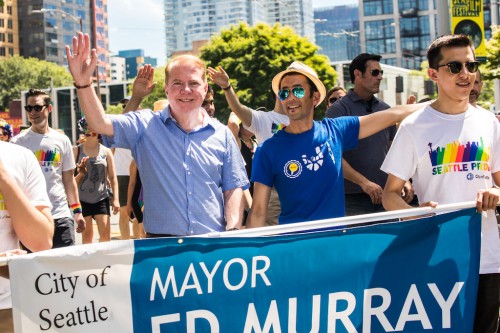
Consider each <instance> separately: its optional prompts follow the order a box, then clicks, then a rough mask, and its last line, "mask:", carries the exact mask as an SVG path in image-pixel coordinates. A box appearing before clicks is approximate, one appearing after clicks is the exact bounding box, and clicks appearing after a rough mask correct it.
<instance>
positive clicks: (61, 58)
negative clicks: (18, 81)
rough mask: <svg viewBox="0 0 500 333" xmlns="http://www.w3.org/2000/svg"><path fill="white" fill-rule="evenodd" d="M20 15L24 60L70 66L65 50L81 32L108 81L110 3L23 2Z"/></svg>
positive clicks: (73, 0) (103, 0) (75, 0)
mask: <svg viewBox="0 0 500 333" xmlns="http://www.w3.org/2000/svg"><path fill="white" fill-rule="evenodd" d="M17 11H18V15H19V54H20V55H21V56H23V57H34V58H38V59H40V60H47V61H51V62H55V63H57V64H59V65H62V66H67V63H66V52H65V46H66V45H72V43H73V42H72V39H73V36H75V35H76V33H77V32H79V31H81V32H84V33H88V34H89V35H90V37H91V41H92V46H93V47H95V48H96V49H97V51H98V55H99V59H98V68H99V69H98V71H99V78H100V80H101V81H106V80H108V78H109V66H108V65H107V64H108V63H109V61H108V58H109V51H108V49H109V40H108V29H107V25H108V19H107V0H71V1H68V0H63V1H57V0H22V1H19V2H18V6H17Z"/></svg>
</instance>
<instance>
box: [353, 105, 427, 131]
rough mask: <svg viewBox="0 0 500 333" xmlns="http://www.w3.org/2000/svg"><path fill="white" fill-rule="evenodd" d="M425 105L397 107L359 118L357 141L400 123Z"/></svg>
mask: <svg viewBox="0 0 500 333" xmlns="http://www.w3.org/2000/svg"><path fill="white" fill-rule="evenodd" d="M426 104H427V103H420V104H407V105H397V106H394V107H392V108H390V109H387V110H384V111H381V112H374V113H372V114H370V115H367V116H362V117H359V139H363V138H366V137H368V136H370V135H373V134H375V133H377V132H380V131H381V130H383V129H384V128H387V127H389V126H392V125H395V124H397V123H400V122H401V121H403V119H405V118H406V117H407V116H409V115H410V114H412V113H413V112H415V111H417V110H419V109H421V108H423V107H424V106H425V105H426Z"/></svg>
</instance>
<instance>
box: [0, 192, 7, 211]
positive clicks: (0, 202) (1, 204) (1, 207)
mask: <svg viewBox="0 0 500 333" xmlns="http://www.w3.org/2000/svg"><path fill="white" fill-rule="evenodd" d="M0 210H7V208H5V201H3V194H2V193H0Z"/></svg>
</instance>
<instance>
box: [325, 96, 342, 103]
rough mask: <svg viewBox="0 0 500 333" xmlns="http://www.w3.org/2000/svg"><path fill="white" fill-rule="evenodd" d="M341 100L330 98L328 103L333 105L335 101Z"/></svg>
mask: <svg viewBox="0 0 500 333" xmlns="http://www.w3.org/2000/svg"><path fill="white" fill-rule="evenodd" d="M341 98H342V97H330V99H329V100H328V102H330V104H333V103H335V102H336V101H338V100H339V99H341Z"/></svg>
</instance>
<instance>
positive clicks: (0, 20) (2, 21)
mask: <svg viewBox="0 0 500 333" xmlns="http://www.w3.org/2000/svg"><path fill="white" fill-rule="evenodd" d="M4 27H5V20H4V19H0V28H4Z"/></svg>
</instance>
